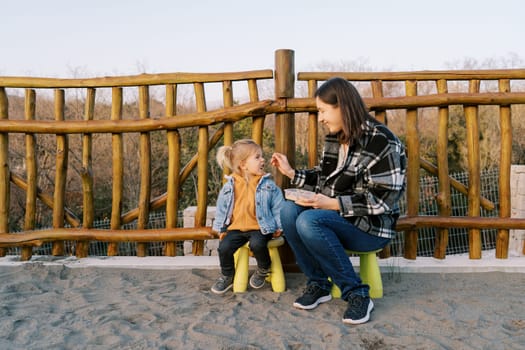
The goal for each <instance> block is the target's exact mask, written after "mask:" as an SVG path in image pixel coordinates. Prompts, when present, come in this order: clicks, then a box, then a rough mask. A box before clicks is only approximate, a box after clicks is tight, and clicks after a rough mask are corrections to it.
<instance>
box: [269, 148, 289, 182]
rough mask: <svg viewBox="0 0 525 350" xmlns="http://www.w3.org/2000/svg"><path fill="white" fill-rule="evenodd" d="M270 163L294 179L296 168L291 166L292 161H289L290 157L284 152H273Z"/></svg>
mask: <svg viewBox="0 0 525 350" xmlns="http://www.w3.org/2000/svg"><path fill="white" fill-rule="evenodd" d="M270 163H271V164H272V165H273V166H274V167H276V168H277V170H279V171H280V172H281V174H283V175H284V176H287V177H289V178H290V179H293V177H294V175H295V170H294V169H293V168H292V167H291V166H290V163H289V162H288V158H286V156H285V155H284V154H282V153H277V152H276V153H274V154H272V159H271V160H270Z"/></svg>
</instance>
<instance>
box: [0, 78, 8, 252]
mask: <svg viewBox="0 0 525 350" xmlns="http://www.w3.org/2000/svg"><path fill="white" fill-rule="evenodd" d="M8 113H9V100H8V99H7V93H6V91H5V88H3V87H0V119H8ZM9 174H10V171H9V133H7V132H6V133H0V233H8V232H9V193H10V192H9ZM5 255H6V249H4V248H0V256H5Z"/></svg>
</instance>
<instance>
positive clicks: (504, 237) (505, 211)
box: [496, 79, 512, 259]
mask: <svg viewBox="0 0 525 350" xmlns="http://www.w3.org/2000/svg"><path fill="white" fill-rule="evenodd" d="M499 92H510V81H509V79H502V80H500V81H499ZM499 118H500V129H501V136H500V139H501V149H500V162H499V216H500V217H502V218H509V217H510V214H511V202H510V198H511V195H510V166H511V158H512V117H511V109H510V106H500V108H499ZM508 254H509V230H498V235H497V237H496V258H497V259H507V258H508Z"/></svg>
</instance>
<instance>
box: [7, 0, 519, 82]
mask: <svg viewBox="0 0 525 350" xmlns="http://www.w3.org/2000/svg"><path fill="white" fill-rule="evenodd" d="M524 10H525V2H524V1H523V0H498V1H486V0H440V1H425V0H376V1H374V0H366V1H363V0H361V1H356V0H322V1H312V0H289V1H287V0H259V1H250V0H184V1H181V0H148V1H145V0H90V1H71V0H46V1H43V0H5V1H3V2H2V6H1V8H0V31H1V33H2V39H1V40H0V76H41V77H57V78H83V77H97V76H108V75H110V76H112V75H133V74H139V73H173V72H195V73H196V72H205V73H214V72H237V71H245V70H257V69H273V67H274V55H275V51H276V50H278V49H291V50H294V52H295V65H296V66H295V67H296V72H299V71H307V70H319V69H318V68H319V67H326V66H332V67H335V68H355V67H362V68H365V69H367V70H375V71H382V70H387V71H393V70H398V71H401V70H402V71H405V70H423V69H429V70H437V69H449V68H464V67H463V64H464V62H466V61H467V60H470V61H471V62H472V61H474V62H477V63H478V64H482V63H483V62H487V61H490V60H492V61H498V62H506V63H505V64H504V65H507V66H505V67H500V66H498V67H489V68H523V67H524V66H525V63H524V62H525V45H524V40H525V39H524V38H525V20H524V19H523V14H524V13H525V11H524ZM509 62H510V63H509ZM508 65H510V66H508ZM474 68H476V67H474ZM336 70H339V69H336ZM341 70H342V69H341Z"/></svg>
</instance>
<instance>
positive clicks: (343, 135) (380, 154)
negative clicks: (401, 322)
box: [271, 78, 406, 324]
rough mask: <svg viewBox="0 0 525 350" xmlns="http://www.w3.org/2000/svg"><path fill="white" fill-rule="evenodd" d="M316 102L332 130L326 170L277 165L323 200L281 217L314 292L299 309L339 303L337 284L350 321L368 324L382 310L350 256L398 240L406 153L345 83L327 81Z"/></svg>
mask: <svg viewBox="0 0 525 350" xmlns="http://www.w3.org/2000/svg"><path fill="white" fill-rule="evenodd" d="M315 100H316V105H317V109H318V119H319V121H320V122H321V124H323V125H324V126H325V127H326V128H327V129H328V134H327V136H326V138H325V144H324V150H323V156H322V160H321V163H320V165H319V166H318V167H316V168H314V169H310V170H296V169H293V168H292V167H291V166H290V164H289V162H288V160H287V158H286V156H284V155H283V154H280V153H274V154H273V155H272V160H271V163H272V165H274V166H275V167H276V168H277V169H278V170H279V171H280V172H281V173H282V174H283V175H285V176H287V177H289V178H290V179H291V180H292V181H291V182H292V184H293V185H296V186H297V187H300V188H303V189H306V190H310V191H314V192H315V193H316V195H315V196H313V197H312V198H311V199H299V200H297V201H295V202H291V201H286V202H285V203H284V205H283V208H282V210H281V221H282V225H283V231H284V234H285V237H286V240H287V242H288V243H289V245H290V247H291V249H292V251H293V252H294V254H295V257H296V260H297V264H298V266H299V268H300V269H301V271H303V273H304V274H305V275H306V277H307V285H306V289H305V290H304V293H303V295H302V296H301V297H299V298H298V299H297V300H296V301H295V303H294V304H293V305H294V306H295V307H297V308H300V309H305V310H310V309H314V308H315V307H317V306H318V305H319V304H320V303H324V302H327V301H329V300H331V299H332V296H331V294H330V291H331V287H332V282H333V283H335V284H336V285H337V286H339V288H340V289H341V292H342V296H341V297H342V298H343V299H344V300H346V301H348V307H347V309H346V311H345V313H344V316H343V322H344V323H349V324H360V323H365V322H367V321H368V320H369V319H370V312H371V311H372V310H373V308H374V303H373V302H372V300H371V299H370V297H369V294H368V291H369V286H368V285H365V284H363V283H362V281H361V279H360V278H359V276H358V275H357V274H356V273H355V271H354V268H353V266H352V263H351V261H350V259H348V256H347V254H346V252H345V249H348V250H354V251H371V250H376V249H380V248H383V247H384V246H385V245H387V244H388V243H389V242H390V241H391V239H392V238H393V237H394V236H395V233H396V232H395V223H396V220H397V218H398V217H399V206H398V202H399V199H400V197H401V195H402V193H403V190H404V181H405V173H406V156H405V151H404V147H403V144H402V143H401V141H400V140H399V139H398V138H397V137H396V136H395V135H394V134H393V133H392V132H391V131H390V130H389V129H388V128H387V127H386V126H385V125H383V124H381V123H380V122H378V121H376V120H375V119H374V118H372V117H371V116H370V115H369V113H368V110H367V108H366V105H365V103H364V102H363V100H362V98H361V96H360V95H359V92H358V91H357V89H356V88H355V87H354V86H353V85H352V84H350V83H349V82H348V81H346V80H345V79H342V78H332V79H329V80H327V81H326V82H325V83H324V84H322V85H321V86H320V87H319V88H318V90H317V91H316V93H315ZM331 281H332V282H331Z"/></svg>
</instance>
